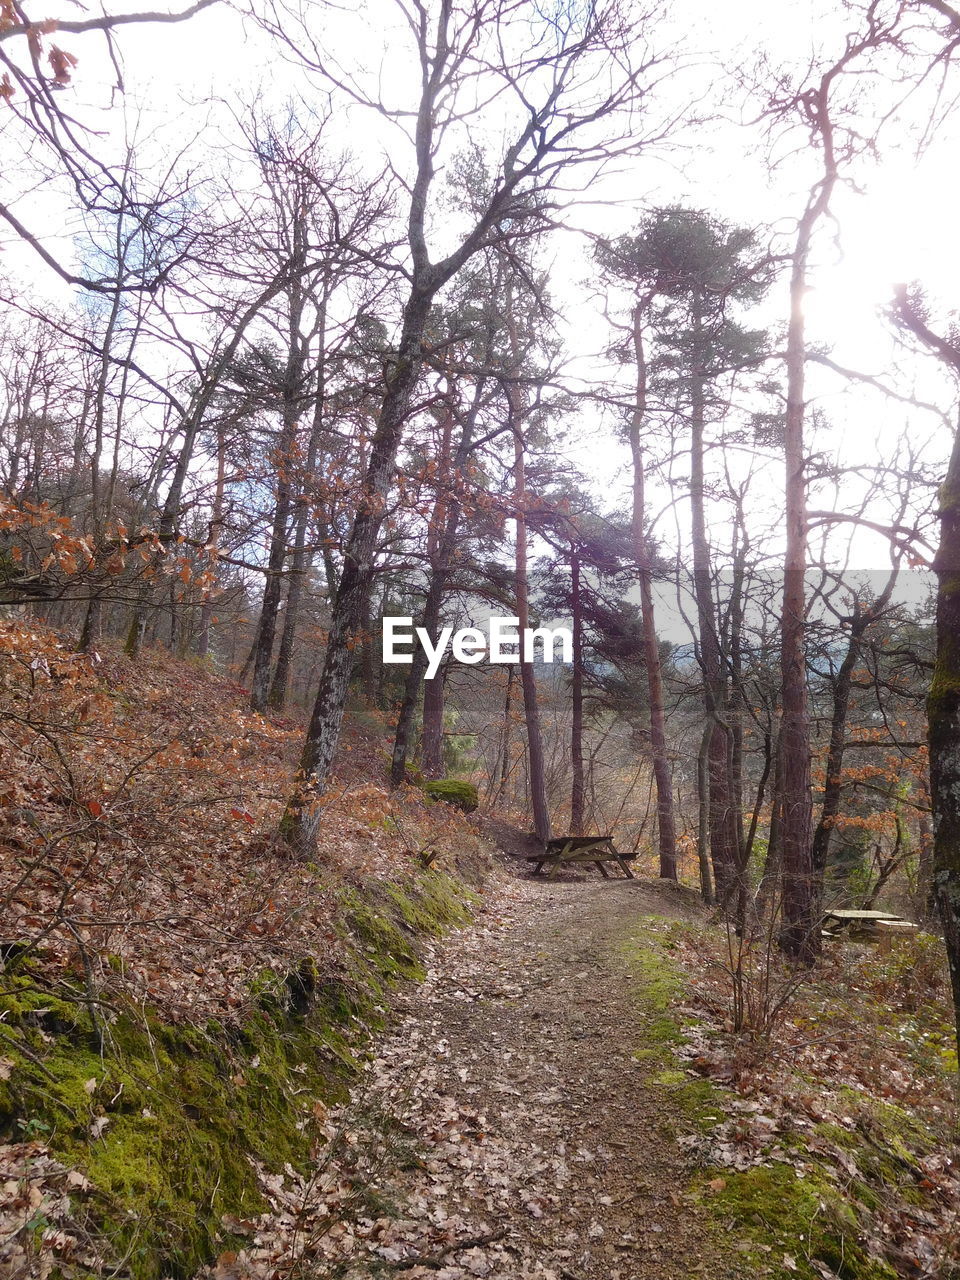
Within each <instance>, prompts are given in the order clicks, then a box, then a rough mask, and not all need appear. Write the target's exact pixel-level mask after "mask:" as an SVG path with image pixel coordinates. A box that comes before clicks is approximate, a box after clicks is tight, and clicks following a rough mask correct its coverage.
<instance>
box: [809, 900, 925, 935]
mask: <svg viewBox="0 0 960 1280" xmlns="http://www.w3.org/2000/svg"><path fill="white" fill-rule="evenodd" d="M823 924H824V929H825V931H826V932H827V934H828V936H831V937H833V936H836V934H837V933H839V932H840V930H842V929H851V930H863V931H870V930H878V929H879V930H881V931H882V930H884V929H890V930H891V931H892V932H894V933H915V932H916V931H917V925H915V924H914V923H913V921H912V920H905V919H904V918H903V916H898V915H894V914H893V912H891V911H858V910H856V909H855V908H853V907H850V908H848V907H833V908H831V909H830V910H828V911H825V912H824V913H823Z"/></svg>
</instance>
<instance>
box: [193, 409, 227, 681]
mask: <svg viewBox="0 0 960 1280" xmlns="http://www.w3.org/2000/svg"><path fill="white" fill-rule="evenodd" d="M226 473H227V448H226V439H225V435H224V429H223V424H222V423H220V424H219V425H218V426H217V483H216V488H215V489H214V492H213V509H212V511H211V512H210V528H209V530H208V532H207V544H208V546H209V549H210V561H211V566H212V567H213V568H214V569H215V568H216V563H217V556H218V554H219V550H220V535H221V533H222V532H223V496H224V490H225V487H226ZM212 618H213V584H212V583H211V584H210V586H208V587H205V588H204V592H203V604H202V605H201V606H200V633H199V635H198V637H197V653H198V654H199V656H200V657H201V658H205V657H206V656H207V654H208V653H209V652H210V623H211V620H212Z"/></svg>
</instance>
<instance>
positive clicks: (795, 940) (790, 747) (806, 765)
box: [778, 209, 820, 963]
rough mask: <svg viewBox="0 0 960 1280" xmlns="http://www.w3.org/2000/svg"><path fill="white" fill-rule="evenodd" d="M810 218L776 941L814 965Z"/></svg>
mask: <svg viewBox="0 0 960 1280" xmlns="http://www.w3.org/2000/svg"><path fill="white" fill-rule="evenodd" d="M814 221H815V220H814V219H813V218H812V217H811V210H810V209H808V210H807V212H806V213H805V215H804V217H803V218H802V219H801V222H800V228H799V230H798V233H797V243H796V247H795V249H794V254H793V266H792V270H791V274H790V323H789V326H788V329H787V359H786V364H787V412H786V422H785V450H784V452H785V461H786V492H785V506H786V544H787V545H786V554H785V556H784V571H783V626H782V631H781V647H780V679H781V696H780V703H781V708H782V719H781V724H780V742H779V761H778V763H779V766H780V768H779V776H780V790H779V804H780V822H781V840H780V845H781V848H780V875H781V883H782V889H783V892H782V911H783V927H782V930H781V935H780V945H781V946H782V948H783V950H784V951H785V952H786V953H787V954H788V955H790V956H792V957H793V958H794V959H796V960H800V961H802V962H804V963H810V962H812V961H813V960H814V959H815V958H816V956H817V955H819V952H820V920H819V914H818V908H819V893H818V891H817V886H816V884H815V875H814V867H813V853H812V848H811V825H812V820H813V802H812V795H811V778H810V722H809V716H808V712H807V680H806V646H805V627H806V590H805V581H806V568H807V480H806V473H805V470H804V466H805V459H804V456H803V439H804V411H805V405H804V375H805V363H806V349H805V333H804V317H803V302H804V296H805V294H806V289H807V270H806V268H807V257H808V254H809V249H810V238H811V234H812V231H813V225H814Z"/></svg>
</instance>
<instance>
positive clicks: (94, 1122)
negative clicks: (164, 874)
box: [0, 872, 470, 1280]
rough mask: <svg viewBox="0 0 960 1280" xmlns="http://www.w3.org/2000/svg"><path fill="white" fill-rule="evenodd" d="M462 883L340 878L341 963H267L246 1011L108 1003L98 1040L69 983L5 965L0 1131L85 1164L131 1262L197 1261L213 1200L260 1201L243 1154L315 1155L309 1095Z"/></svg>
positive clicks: (186, 1267) (347, 1061)
mask: <svg viewBox="0 0 960 1280" xmlns="http://www.w3.org/2000/svg"><path fill="white" fill-rule="evenodd" d="M469 896H470V895H467V894H465V893H464V891H462V890H460V888H459V886H458V884H457V882H456V881H454V880H452V879H451V878H449V877H447V876H443V875H441V874H439V873H435V872H433V873H430V872H428V873H424V874H423V875H420V876H417V877H411V878H410V879H409V880H408V881H405V882H404V883H402V884H398V885H391V884H383V883H380V882H375V883H372V884H370V885H365V886H363V887H359V888H352V889H349V890H345V891H344V892H343V893H342V894H341V902H342V907H343V917H342V926H341V928H342V933H343V938H344V943H345V947H344V953H343V970H342V972H341V973H338V974H333V975H328V974H326V973H324V972H321V969H320V967H319V966H318V964H317V962H316V960H315V959H314V958H313V957H312V956H305V957H303V959H302V960H301V961H300V962H299V963H298V964H297V965H295V966H294V967H293V968H292V969H291V971H290V972H289V973H286V974H284V973H277V972H275V971H272V970H264V971H263V972H261V973H260V974H258V975H257V977H256V978H255V980H254V981H253V982H252V984H251V996H252V1002H251V1003H252V1012H251V1013H250V1014H249V1015H248V1016H247V1017H246V1019H245V1020H244V1022H243V1023H242V1025H240V1026H221V1025H219V1024H217V1023H209V1024H208V1025H207V1026H206V1027H204V1028H199V1027H181V1026H173V1025H170V1024H168V1023H165V1022H164V1021H162V1020H161V1019H160V1018H159V1017H157V1016H156V1015H155V1014H151V1013H149V1012H148V1013H147V1014H146V1015H144V1014H143V1012H142V1011H140V1010H136V1011H134V1010H133V1009H129V1010H120V1011H119V1012H117V1011H114V1012H111V1013H110V1014H109V1015H104V1014H101V1015H100V1016H99V1018H98V1021H99V1022H100V1023H101V1024H102V1026H101V1030H102V1029H103V1027H105V1029H106V1034H105V1036H104V1037H103V1039H104V1051H103V1053H102V1054H101V1052H100V1036H99V1035H98V1028H97V1027H96V1026H95V1025H94V1020H93V1017H92V1016H91V1013H90V1011H89V1009H88V1008H87V1005H86V1002H85V1000H84V997H83V994H82V992H81V991H80V990H79V989H77V990H73V989H70V988H68V987H65V986H59V987H58V988H57V990H51V989H50V988H49V986H48V985H45V984H44V982H43V980H42V979H40V978H39V977H38V976H37V975H36V974H33V975H31V974H30V973H24V972H21V973H17V974H15V975H10V974H5V975H3V976H2V978H0V982H2V987H0V1016H2V1018H3V1023H2V1026H3V1033H2V1035H0V1049H2V1053H3V1056H5V1057H7V1058H9V1059H10V1060H11V1062H12V1064H13V1066H12V1070H11V1073H10V1078H9V1079H8V1080H5V1081H2V1082H0V1138H5V1139H6V1138H13V1139H18V1138H22V1137H23V1136H29V1137H41V1138H42V1139H43V1141H44V1142H45V1143H46V1144H47V1146H48V1147H49V1148H50V1150H51V1151H52V1152H53V1154H54V1155H55V1156H56V1157H58V1158H59V1159H61V1160H63V1161H64V1163H66V1164H68V1165H71V1166H75V1167H77V1168H79V1169H81V1170H82V1171H83V1172H84V1174H85V1175H86V1176H87V1178H88V1179H89V1180H90V1182H91V1184H92V1186H93V1188H94V1190H93V1192H92V1193H91V1195H90V1196H89V1197H88V1198H87V1199H86V1202H85V1203H86V1208H85V1212H86V1214H87V1217H88V1222H87V1226H88V1227H89V1229H90V1230H91V1231H92V1232H93V1233H95V1234H97V1235H99V1236H100V1237H101V1239H102V1240H103V1242H104V1246H105V1250H106V1252H107V1253H108V1254H110V1255H112V1256H113V1257H114V1258H120V1257H123V1258H124V1259H125V1266H124V1269H125V1273H128V1274H130V1275H131V1276H132V1277H134V1278H135V1280H159V1277H167V1276H170V1277H186V1276H189V1275H192V1274H194V1273H195V1272H196V1271H197V1270H198V1269H199V1268H200V1267H201V1266H202V1265H203V1264H204V1263H205V1262H207V1261H209V1260H210V1259H211V1258H212V1257H215V1256H216V1255H217V1254H218V1253H220V1252H222V1251H223V1250H224V1249H225V1248H229V1247H230V1246H231V1244H232V1243H233V1242H232V1241H231V1239H230V1237H229V1235H228V1234H227V1233H225V1232H224V1229H223V1228H222V1226H221V1218H222V1215H223V1214H225V1213H227V1214H232V1215H234V1216H237V1217H245V1216H249V1215H250V1214H254V1213H256V1212H258V1211H259V1210H261V1209H262V1208H263V1203H262V1200H261V1197H260V1194H259V1190H258V1187H257V1181H256V1176H255V1173H254V1170H253V1167H252V1164H251V1159H253V1160H256V1161H258V1162H260V1163H262V1164H263V1165H265V1166H266V1167H267V1168H269V1169H271V1170H275V1171H279V1170H282V1168H283V1166H284V1164H287V1163H289V1164H291V1165H293V1166H294V1167H298V1168H301V1169H304V1168H306V1167H307V1165H308V1163H309V1160H310V1153H311V1146H312V1144H313V1143H314V1142H315V1140H316V1138H317V1133H316V1130H315V1121H314V1113H313V1108H314V1103H315V1102H316V1101H317V1100H321V1101H323V1102H325V1103H326V1104H327V1105H331V1104H332V1103H334V1102H337V1101H341V1100H343V1098H344V1097H345V1096H346V1094H347V1090H348V1085H349V1082H350V1079H351V1078H352V1076H353V1074H354V1073H355V1071H356V1069H357V1067H358V1060H359V1054H360V1053H361V1052H362V1051H363V1048H364V1044H365V1039H366V1037H367V1035H368V1034H369V1032H370V1031H371V1030H372V1029H374V1028H376V1027H377V1026H379V1025H380V1024H381V1023H382V1021H383V1018H384V1016H385V1012H384V1006H385V1000H386V997H387V995H388V993H389V989H390V988H391V987H392V986H394V985H395V984H396V983H398V982H400V981H402V980H407V979H410V978H417V977H419V976H421V975H422V973H423V968H422V964H421V960H420V956H419V950H418V948H419V944H420V942H421V939H423V938H425V937H426V936H428V935H435V934H437V933H439V932H442V931H443V930H444V929H445V928H449V927H450V926H451V925H453V924H459V923H462V922H464V921H465V920H466V919H467V901H468V899H469ZM68 997H69V998H68Z"/></svg>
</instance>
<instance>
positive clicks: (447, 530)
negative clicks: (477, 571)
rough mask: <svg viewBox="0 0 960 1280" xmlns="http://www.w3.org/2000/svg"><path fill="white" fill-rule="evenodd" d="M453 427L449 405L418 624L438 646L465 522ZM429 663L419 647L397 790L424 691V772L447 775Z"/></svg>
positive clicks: (396, 756)
mask: <svg viewBox="0 0 960 1280" xmlns="http://www.w3.org/2000/svg"><path fill="white" fill-rule="evenodd" d="M471 426H472V420H471V421H469V422H468V424H467V425H465V427H464V434H463V436H462V437H461V441H460V444H459V446H458V449H457V459H456V466H457V467H459V466H462V465H463V463H464V462H465V461H466V457H467V454H468V452H469V448H470V444H471V440H470V434H469V428H470V427H471ZM452 428H453V413H452V412H451V410H450V407H449V405H448V406H447V408H446V411H445V413H444V416H443V421H442V425H441V439H440V449H439V456H438V464H439V465H438V471H437V496H436V501H435V503H434V507H433V512H432V513H431V519H430V526H429V528H428V530H427V561H428V564H429V574H430V579H429V583H428V585H427V593H426V597H425V599H424V602H423V613H422V615H421V617H420V620H419V623H418V625H419V626H421V627H423V629H424V630H425V631H426V633H427V635H428V636H429V637H430V640H431V643H432V644H433V645H436V643H437V638H438V636H439V634H440V615H441V610H442V608H443V598H444V595H445V594H446V589H447V579H448V577H449V572H450V561H451V559H452V557H453V553H454V550H455V547H456V540H457V528H458V526H459V522H460V503H459V500H458V499H457V498H456V497H455V496H453V495H452V494H451V495H449V496H448V494H447V493H446V489H447V487H448V486H449V484H450V478H451V477H450V471H451V467H450V438H451V432H452ZM428 665H429V664H428V659H427V655H426V651H425V650H424V648H423V645H416V646H415V648H414V653H413V662H412V663H411V665H410V670H409V672H408V673H407V679H406V681H405V683H404V690H403V701H402V703H401V705H400V715H399V717H398V719H397V730H396V734H395V736H394V740H393V759H392V761H391V765H390V783H391V785H392V786H394V787H398V786H400V784H401V783H402V782H403V781H405V779H406V770H407V757H408V755H409V754H410V750H411V748H412V746H413V726H414V720H415V718H416V710H417V702H418V701H419V698H420V689H421V687H423V734H422V740H423V759H422V764H423V772H424V774H425V775H426V777H428V778H439V777H442V776H443V678H442V675H441V673H440V672H439V671H438V672H437V674H436V675H435V676H434V678H433V679H432V680H430V681H429V682H426V681H424V676H425V674H426V670H427V666H428Z"/></svg>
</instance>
